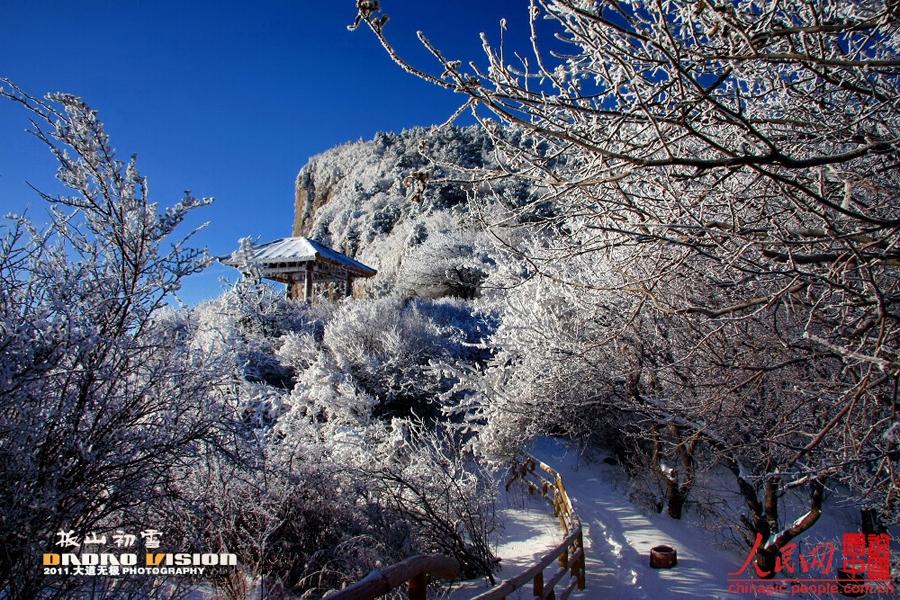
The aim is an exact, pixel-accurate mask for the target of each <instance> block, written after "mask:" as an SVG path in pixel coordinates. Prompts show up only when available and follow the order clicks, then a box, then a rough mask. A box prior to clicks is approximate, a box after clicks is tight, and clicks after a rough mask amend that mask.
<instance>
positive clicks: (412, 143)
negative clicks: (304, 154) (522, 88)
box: [293, 127, 493, 287]
mask: <svg viewBox="0 0 900 600" xmlns="http://www.w3.org/2000/svg"><path fill="white" fill-rule="evenodd" d="M420 145H421V146H422V148H423V149H424V151H425V152H426V153H427V154H428V155H429V156H432V157H434V158H436V159H438V160H441V161H446V162H448V163H453V164H457V165H462V166H465V167H480V166H485V165H490V164H491V161H492V158H491V151H492V149H493V146H492V143H491V140H490V138H489V137H488V136H486V135H485V134H484V133H483V132H482V131H481V130H480V129H479V128H476V127H470V128H458V127H448V128H444V129H440V130H435V129H424V128H415V129H410V130H407V131H404V132H402V133H399V134H394V133H379V134H377V135H376V136H375V139H373V140H371V141H360V142H356V143H348V144H344V145H342V146H338V147H336V148H332V149H331V150H328V151H326V152H324V153H322V154H320V155H318V156H315V157H313V158H312V159H310V161H309V163H308V164H307V165H306V166H304V167H303V168H302V169H301V170H300V173H299V174H298V176H297V181H296V187H295V209H294V210H295V212H294V214H295V217H294V233H293V234H294V235H297V236H306V237H310V238H313V239H315V240H317V241H320V242H322V243H324V244H326V245H329V246H331V247H332V248H334V249H335V250H338V251H339V252H343V253H344V254H346V255H348V256H350V257H352V258H355V259H357V260H359V261H361V262H363V263H365V264H367V265H370V266H372V267H374V268H376V269H378V271H379V275H378V277H377V278H376V279H375V280H374V281H373V282H372V283H371V285H373V286H375V287H378V286H382V287H385V286H390V285H392V284H393V282H395V281H396V278H397V276H398V273H399V271H400V267H401V264H402V262H403V259H404V257H405V256H406V255H408V254H409V252H410V250H411V249H412V248H414V247H416V246H418V245H419V244H421V243H422V242H423V241H424V240H425V239H426V238H428V237H429V235H432V234H435V233H442V232H448V231H458V230H460V229H466V228H468V227H470V226H471V225H472V224H471V223H469V222H468V218H467V213H468V210H467V206H466V199H467V192H468V191H469V190H467V189H466V188H465V186H464V185H462V184H459V183H453V182H452V181H450V180H449V179H446V175H447V174H446V173H443V172H442V171H441V170H440V169H437V170H433V169H429V168H428V164H427V161H426V159H425V158H424V157H423V155H422V154H421V153H420V151H419V149H420ZM425 172H427V173H428V175H429V176H430V177H431V181H430V184H429V185H428V186H427V188H426V189H425V190H424V191H421V190H420V192H421V193H418V194H417V193H416V189H415V186H413V185H412V180H413V179H415V176H416V175H417V174H419V175H421V174H423V173H425ZM404 180H406V183H407V184H409V185H405V184H404Z"/></svg>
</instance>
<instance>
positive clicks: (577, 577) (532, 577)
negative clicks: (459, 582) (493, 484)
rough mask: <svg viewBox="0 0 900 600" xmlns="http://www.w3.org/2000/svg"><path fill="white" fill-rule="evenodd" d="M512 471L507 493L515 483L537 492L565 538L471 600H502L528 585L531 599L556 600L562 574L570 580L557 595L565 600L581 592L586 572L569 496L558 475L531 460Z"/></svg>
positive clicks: (579, 527) (577, 520) (580, 538)
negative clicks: (553, 569) (551, 570)
mask: <svg viewBox="0 0 900 600" xmlns="http://www.w3.org/2000/svg"><path fill="white" fill-rule="evenodd" d="M535 469H540V470H542V471H544V472H545V473H546V474H547V475H549V477H550V479H547V478H546V477H544V476H543V475H541V474H540V473H537V472H535ZM513 471H514V472H513V476H512V479H510V480H509V481H508V482H507V484H506V489H507V491H508V490H509V486H510V485H512V483H513V482H514V481H516V480H517V479H519V480H521V481H522V482H524V483H525V485H526V486H528V492H529V493H531V494H534V493H535V492H539V493H540V494H541V497H542V498H544V499H546V500H547V501H548V502H550V504H551V505H552V506H553V514H554V515H555V516H556V517H557V518H558V519H559V524H560V526H561V527H562V530H563V534H564V535H565V536H566V537H565V539H564V540H563V542H562V543H561V544H560V545H559V546H557V547H556V548H554V549H553V550H551V551H550V552H548V553H547V554H545V555H544V557H543V558H541V559H540V560H539V561H538V562H536V563H535V564H534V565H532V566H531V567H529V568H528V569H526V570H525V571H524V572H522V573H520V574H518V575H516V576H515V577H511V578H510V579H507V580H506V581H504V582H503V583H501V584H500V585H498V586H497V587H495V588H493V589H492V590H489V591H487V592H485V593H483V594H480V595H478V596H475V597H474V598H472V600H502V599H503V598H506V597H507V596H508V595H509V594H511V593H512V592H514V591H516V590H518V589H519V588H522V587H524V586H526V585H528V583H529V582H532V581H533V582H534V597H535V598H540V599H542V600H544V599H547V600H557V599H556V591H555V589H554V588H555V587H556V585H557V584H558V583H559V582H560V581H562V579H563V577H565V576H566V573H569V574H570V575H571V577H570V580H569V582H568V585H566V587H565V588H564V589H563V590H562V592H560V594H559V600H565V599H566V598H568V597H569V595H570V594H571V593H572V592H573V591H575V588H576V587H577V588H578V589H579V590H583V589H584V587H585V574H586V572H585V560H584V539H583V534H582V530H581V520H580V519H579V518H578V515H577V514H575V509H574V508H573V507H572V502H571V500H569V495H568V494H567V493H566V488H565V486H563V481H562V477H560V476H559V473H557V472H556V471H554V470H553V469H551V468H550V467H548V466H547V465H545V464H544V463H542V462H541V461H539V460H537V459H536V458H533V457H531V456H528V457H526V458H525V460H524V461H522V462H521V463H519V464H517V465H516V466H515V467H514V469H513ZM554 561H558V562H559V568H558V569H557V570H556V572H555V573H554V574H553V575H551V576H550V579H548V580H547V581H546V582H545V581H544V570H545V569H546V568H547V567H549V566H550V565H551V564H553V562H554Z"/></svg>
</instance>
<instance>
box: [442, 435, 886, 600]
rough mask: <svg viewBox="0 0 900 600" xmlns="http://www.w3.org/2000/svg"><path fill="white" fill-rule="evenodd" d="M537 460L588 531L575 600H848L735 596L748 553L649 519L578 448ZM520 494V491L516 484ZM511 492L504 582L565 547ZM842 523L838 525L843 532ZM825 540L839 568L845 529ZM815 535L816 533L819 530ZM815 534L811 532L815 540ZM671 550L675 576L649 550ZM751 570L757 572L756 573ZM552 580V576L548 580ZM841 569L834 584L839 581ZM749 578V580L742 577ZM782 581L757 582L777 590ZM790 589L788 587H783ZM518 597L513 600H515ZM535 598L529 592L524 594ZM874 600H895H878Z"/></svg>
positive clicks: (612, 473) (554, 528)
mask: <svg viewBox="0 0 900 600" xmlns="http://www.w3.org/2000/svg"><path fill="white" fill-rule="evenodd" d="M532 455H533V456H535V458H537V459H539V460H541V461H543V462H545V463H546V464H548V465H549V466H550V467H552V468H554V469H556V471H557V472H559V474H560V475H561V476H562V479H563V482H564V485H565V486H566V491H567V492H568V494H569V498H570V499H571V500H572V503H573V505H574V507H575V512H576V513H577V514H578V515H579V517H580V518H581V521H582V525H583V527H584V544H585V551H586V553H587V589H586V590H584V591H583V592H579V593H576V594H573V598H583V599H589V598H590V599H593V598H597V599H603V600H606V599H618V598H621V599H626V600H631V599H634V600H637V599H652V600H665V599H668V598H688V597H690V598H698V599H701V598H702V599H738V598H758V597H761V598H765V597H772V598H789V597H794V598H807V599H810V598H832V597H835V598H845V596H840V595H837V596H832V595H829V594H824V595H817V594H810V593H795V594H793V595H792V594H791V589H790V586H789V585H788V586H786V587H787V593H774V594H766V593H762V594H757V593H752V592H749V593H748V592H745V593H736V592H732V591H729V586H730V585H734V584H733V582H729V581H728V580H729V579H730V578H735V577H734V576H730V575H729V573H733V572H737V571H738V570H739V569H740V568H741V566H742V565H743V563H744V561H745V560H746V558H747V552H739V551H738V550H737V549H731V548H728V547H725V544H723V543H722V540H716V535H715V534H714V533H713V532H712V531H709V530H705V529H702V528H700V527H697V526H692V525H691V524H689V523H686V522H682V521H677V520H674V519H672V518H670V517H669V516H668V515H666V514H650V515H648V514H646V513H645V512H642V511H641V509H640V508H639V507H637V506H635V505H634V504H632V503H631V502H630V501H629V500H628V491H629V488H628V485H627V482H626V481H625V479H624V474H623V473H622V469H621V467H620V466H617V465H609V464H606V463H604V462H603V461H592V462H585V461H584V460H583V459H581V458H580V457H579V455H578V453H577V452H576V450H575V449H573V448H572V446H571V445H569V444H567V443H565V442H563V441H559V440H555V439H542V440H540V441H539V442H538V444H537V445H536V447H535V448H534V450H533V451H532ZM514 487H516V484H514ZM521 490H522V486H519V489H518V490H514V489H512V488H511V491H510V493H509V494H502V493H501V500H500V501H501V504H502V505H503V508H502V512H501V514H502V516H503V519H504V521H505V523H506V525H505V528H504V530H503V531H502V532H501V538H500V540H499V544H498V551H497V555H498V556H499V557H500V559H501V566H502V570H501V572H500V573H499V574H498V576H497V577H498V581H500V580H503V579H508V578H509V577H511V576H513V575H515V574H516V573H519V572H521V571H523V570H524V569H525V568H527V567H528V566H529V565H531V564H533V563H534V562H536V561H537V559H538V558H540V557H541V556H543V555H544V554H545V553H546V552H547V551H549V550H550V549H552V548H553V547H554V546H556V545H557V544H558V543H559V542H560V541H561V539H562V532H561V530H560V529H559V524H558V521H557V520H556V519H555V518H554V517H553V511H552V509H551V508H550V507H549V505H548V504H546V503H545V502H544V501H543V500H541V499H540V498H539V497H535V498H534V499H532V500H530V501H529V500H528V499H527V498H528V496H527V494H524V493H523V492H522V491H521ZM836 523H837V524H836ZM821 525H822V527H820V531H819V532H818V536H817V537H819V538H821V537H822V536H823V535H824V536H825V537H830V538H832V541H834V542H835V548H836V549H835V555H834V561H835V564H836V565H839V564H840V560H841V555H840V540H841V537H840V536H841V532H842V531H847V529H846V523H844V524H843V525H841V524H840V523H839V522H838V521H834V520H832V521H831V522H829V521H827V520H825V519H823V522H822V523H821ZM814 530H815V528H814ZM810 533H812V532H810ZM658 545H667V546H671V547H673V548H675V549H676V551H677V552H678V565H677V566H676V567H675V568H673V569H653V568H651V567H650V563H649V560H650V559H649V556H650V549H651V548H652V547H654V546H658ZM750 568H751V569H752V566H751V567H750ZM550 573H552V570H551V569H548V570H547V571H545V577H547V576H549V574H550ZM835 573H836V567H835V568H834V569H833V570H832V573H831V575H830V578H831V579H832V580H833V578H834V577H835ZM742 577H743V576H742ZM777 581H778V580H770V581H757V582H755V583H757V584H758V585H759V584H762V585H766V584H768V585H769V586H770V587H771V586H772V585H774V583H775V582H777ZM782 585H784V584H782ZM486 589H488V586H487V584H486V582H466V583H464V584H462V585H460V586H454V591H453V593H451V594H450V598H451V599H452V600H462V599H463V598H471V597H472V596H473V595H475V594H477V593H480V592H482V591H484V590H486ZM514 597H515V596H511V598H514ZM520 597H521V598H530V597H531V596H530V586H529V588H526V589H525V590H524V591H523V592H522V593H521V594H520ZM869 597H870V598H879V599H882V598H884V599H887V598H896V597H897V596H896V595H889V594H878V595H874V594H873V595H870V596H869Z"/></svg>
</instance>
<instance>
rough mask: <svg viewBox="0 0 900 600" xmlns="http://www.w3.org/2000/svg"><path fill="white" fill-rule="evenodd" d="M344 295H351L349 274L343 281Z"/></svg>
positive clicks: (351, 283) (351, 280) (351, 282)
mask: <svg viewBox="0 0 900 600" xmlns="http://www.w3.org/2000/svg"><path fill="white" fill-rule="evenodd" d="M344 297H345V298H352V297H353V278H352V277H350V275H347V279H346V280H345V281H344Z"/></svg>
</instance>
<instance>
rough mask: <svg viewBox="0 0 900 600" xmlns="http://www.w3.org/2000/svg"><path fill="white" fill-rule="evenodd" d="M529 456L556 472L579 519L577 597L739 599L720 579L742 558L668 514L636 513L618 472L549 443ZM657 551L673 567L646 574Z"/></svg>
mask: <svg viewBox="0 0 900 600" xmlns="http://www.w3.org/2000/svg"><path fill="white" fill-rule="evenodd" d="M532 454H533V455H534V456H535V458H538V459H540V460H542V461H544V462H545V463H547V464H548V465H551V466H553V467H554V468H555V469H556V470H557V472H559V474H560V475H561V476H562V479H563V482H564V483H565V486H566V491H567V492H568V494H569V498H570V499H571V500H572V503H573V505H574V507H575V512H576V513H578V515H579V517H581V522H582V525H583V526H584V529H585V549H586V551H587V574H588V578H587V587H588V589H587V590H585V591H584V592H583V593H582V594H581V597H583V598H623V599H632V598H633V599H638V598H652V599H654V600H662V599H664V598H678V597H689V596H690V597H694V598H738V597H741V596H740V595H738V594H731V593H729V592H728V582H727V579H728V573H729V571H736V570H737V569H738V568H740V564H741V563H742V562H743V559H744V558H745V557H742V556H739V555H737V554H733V553H731V552H728V551H726V550H723V549H721V548H717V547H715V546H714V545H713V544H712V543H710V542H709V541H708V540H707V539H704V538H705V536H704V535H702V534H703V533H704V532H702V531H698V530H696V529H693V528H690V527H686V526H685V525H684V524H682V523H679V522H677V521H674V520H672V519H671V518H669V517H668V516H667V515H652V516H646V515H644V514H641V512H640V510H638V508H637V507H635V506H634V505H633V504H631V503H630V502H629V501H628V498H627V488H626V487H625V486H624V482H623V481H622V473H621V468H620V467H617V466H611V465H607V464H605V463H603V462H598V463H590V464H586V463H584V462H581V461H579V460H577V459H576V458H575V457H574V456H573V451H572V449H571V447H570V446H568V445H565V444H563V443H562V442H557V441H556V440H552V439H548V440H542V441H541V443H540V444H539V445H538V447H537V448H535V450H534V452H532ZM617 484H618V485H617ZM659 545H666V546H671V547H673V548H675V549H676V550H677V552H678V566H676V567H675V568H674V569H652V568H650V564H649V560H650V559H649V557H650V549H651V548H652V547H654V546H659ZM744 597H751V598H752V597H753V595H747V596H744Z"/></svg>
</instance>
